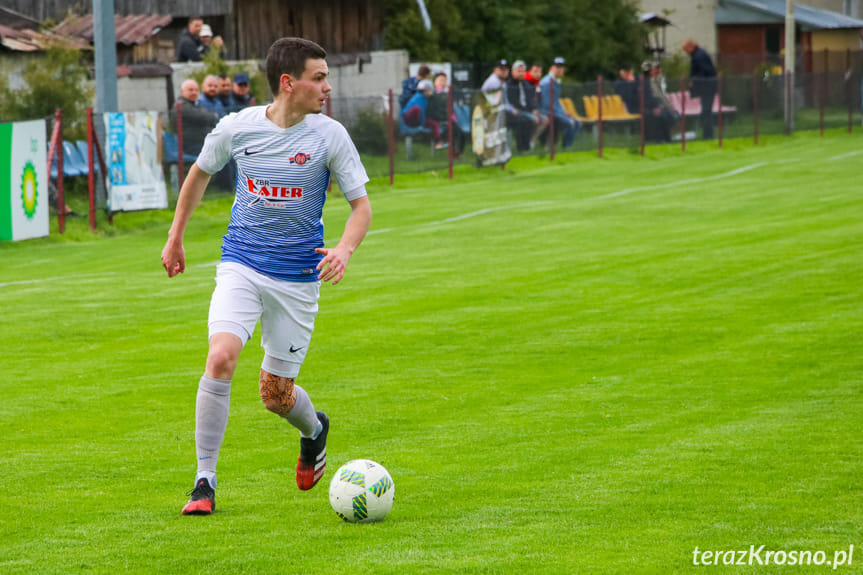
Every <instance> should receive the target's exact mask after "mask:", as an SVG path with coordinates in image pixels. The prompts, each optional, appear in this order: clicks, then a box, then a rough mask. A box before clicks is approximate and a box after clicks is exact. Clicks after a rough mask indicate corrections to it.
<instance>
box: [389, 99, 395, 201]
mask: <svg viewBox="0 0 863 575" xmlns="http://www.w3.org/2000/svg"><path fill="white" fill-rule="evenodd" d="M387 97H388V98H389V114H387V141H388V143H389V146H388V148H389V149H388V151H389V156H390V185H391V186H392V185H394V184H395V174H396V166H395V159H396V138H395V130H394V127H393V90H392V88H390V90H389V93H388V95H387Z"/></svg>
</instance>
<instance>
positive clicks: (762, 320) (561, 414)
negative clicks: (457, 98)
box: [0, 136, 863, 573]
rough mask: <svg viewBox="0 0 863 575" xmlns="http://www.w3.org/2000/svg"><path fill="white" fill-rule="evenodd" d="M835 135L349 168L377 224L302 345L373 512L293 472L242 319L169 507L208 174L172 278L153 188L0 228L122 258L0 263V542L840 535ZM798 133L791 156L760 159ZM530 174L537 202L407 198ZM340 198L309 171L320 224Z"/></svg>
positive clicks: (131, 565) (148, 563)
mask: <svg viewBox="0 0 863 575" xmlns="http://www.w3.org/2000/svg"><path fill="white" fill-rule="evenodd" d="M857 140H858V138H847V137H843V136H835V137H831V138H828V139H825V141H824V142H823V144H822V142H821V141H820V140H817V139H808V140H807V139H805V138H800V139H798V138H795V139H794V140H791V141H787V142H785V143H782V144H775V145H769V146H766V147H765V148H763V149H748V150H747V149H739V150H736V149H730V150H727V151H726V152H722V153H718V152H716V153H714V152H700V153H696V154H693V155H692V156H691V157H686V158H683V157H676V156H674V155H671V154H669V155H667V156H665V157H655V158H653V159H647V160H641V159H640V158H636V157H631V156H629V155H627V154H626V153H610V154H609V158H608V159H607V160H606V161H601V162H600V161H596V160H594V159H592V158H582V157H576V158H574V159H573V158H567V157H566V156H564V157H563V159H562V160H561V161H562V162H571V163H569V164H568V165H564V166H560V167H554V168H549V169H535V168H534V167H532V166H530V165H528V167H527V168H521V167H519V165H518V164H517V163H514V164H515V165H514V166H512V167H511V168H508V171H510V172H515V174H509V173H504V174H500V173H498V172H499V171H494V172H493V173H492V172H489V173H488V174H487V176H488V178H489V179H488V181H485V182H480V181H477V182H468V183H466V184H459V183H456V184H448V183H444V184H443V185H434V186H424V187H421V188H420V187H417V188H416V189H414V190H411V191H410V192H407V193H405V192H401V191H397V192H389V191H388V190H385V189H378V188H372V202H373V206H374V208H375V227H376V228H377V227H380V228H381V229H385V228H392V231H391V232H387V233H381V234H376V235H372V236H370V237H369V238H368V239H367V240H366V242H365V243H364V245H363V247H362V248H361V249H360V250H359V251H358V252H357V254H356V256H355V257H354V259H353V260H352V261H351V264H350V267H349V271H348V276H347V278H346V280H345V282H344V284H343V285H341V286H339V287H337V288H331V287H325V288H324V289H323V290H322V294H323V295H322V306H321V313H320V315H319V318H318V322H317V332H316V334H315V337H314V342H313V347H312V349H311V350H310V353H309V356H308V359H307V363H306V365H305V366H304V368H303V373H302V375H301V377H300V381H301V384H302V385H304V387H306V388H307V389H309V390H310V393H311V394H312V397H313V399H314V400H315V402H316V404H317V405H318V407H321V408H324V409H327V411H328V412H329V413H330V415H331V417H332V418H333V421H334V427H333V431H334V433H333V434H332V437H331V443H330V446H329V449H328V451H329V453H330V458H331V465H332V466H333V470H334V469H335V467H337V466H338V464H340V463H341V462H343V461H346V460H347V459H349V458H353V457H370V458H372V459H377V460H379V461H381V462H382V463H383V464H384V465H386V466H387V468H388V469H389V470H390V472H391V473H392V475H393V477H394V480H395V483H396V490H397V499H396V505H395V508H394V511H393V514H392V516H391V517H390V518H389V519H388V520H387V522H385V523H383V524H381V525H375V526H369V528H365V527H362V526H360V527H359V528H357V527H358V526H349V525H342V524H341V523H339V521H338V520H337V518H335V516H334V514H332V513H331V512H330V510H329V507H328V504H327V502H326V492H325V489H321V488H317V489H316V490H315V491H313V492H311V493H308V494H301V493H299V492H298V491H297V490H296V488H295V487H293V475H292V473H293V471H292V466H293V463H294V462H295V461H296V436H295V433H293V432H291V431H290V430H288V429H287V428H286V426H285V425H284V423H283V422H281V421H279V420H278V419H277V418H275V417H272V416H270V415H269V414H267V413H266V411H265V410H264V408H263V406H262V405H261V403H260V400H259V399H258V398H257V384H256V381H257V372H258V369H259V365H260V359H261V356H262V350H261V349H260V348H259V346H258V339H259V334H256V336H255V337H254V338H253V340H252V342H251V345H249V346H247V349H246V350H245V351H244V352H243V356H242V357H241V361H240V366H239V369H238V372H237V375H236V377H235V384H234V387H233V390H232V415H231V422H230V424H229V427H228V434H227V437H226V443H225V446H224V450H223V455H222V458H221V461H220V487H219V496H218V498H219V501H218V504H217V507H218V508H219V509H220V512H219V513H217V514H216V515H215V516H213V517H210V518H205V520H204V521H195V522H189V521H188V519H189V518H181V517H179V515H178V509H179V506H180V505H181V504H182V502H183V497H182V490H184V489H188V487H189V485H188V484H189V483H190V480H191V473H192V472H193V465H194V450H193V442H194V437H193V435H194V434H193V431H194V429H193V420H194V394H195V387H196V385H197V379H198V377H199V375H200V373H201V371H202V369H203V358H204V354H205V353H206V341H205V338H206V326H205V323H206V309H207V303H208V298H209V294H210V292H211V290H212V285H213V284H212V276H213V273H214V269H213V268H194V267H193V266H194V265H195V264H196V263H199V262H206V261H213V260H214V259H215V258H217V257H218V244H219V236H220V235H221V233H223V231H222V230H223V229H224V223H225V221H226V220H225V217H226V216H225V208H226V207H229V200H220V201H216V202H209V203H205V204H204V205H203V206H202V209H201V211H200V213H199V214H197V216H196V217H197V218H198V223H196V224H194V226H193V229H190V232H189V234H188V236H187V255H188V256H189V264H190V267H189V269H188V270H187V272H186V274H185V275H184V276H183V277H181V278H178V279H175V280H167V278H164V277H163V275H162V274H163V272H161V271H160V270H159V268H158V253H159V251H160V250H161V247H162V244H163V242H164V233H165V231H166V230H167V225H168V218H165V219H164V221H163V223H162V225H161V227H158V226H157V227H154V228H153V229H152V230H150V232H149V233H143V234H137V233H135V234H130V235H121V236H119V237H116V238H110V239H101V240H98V241H95V242H89V243H86V244H84V245H79V244H72V245H63V244H47V245H43V246H41V247H42V248H45V249H44V251H45V252H50V254H51V255H49V256H46V255H45V253H40V254H39V259H40V260H48V261H42V263H34V264H33V265H32V266H30V267H28V266H27V265H25V264H26V262H28V261H32V260H30V259H29V256H28V254H27V253H26V251H25V250H23V249H22V248H21V247H20V246H15V247H12V248H8V247H7V246H0V250H2V251H3V254H2V255H3V258H4V263H5V262H6V261H11V262H14V264H15V266H16V267H15V269H17V270H18V271H16V272H14V273H13V272H11V271H9V269H11V268H8V269H7V268H6V267H5V266H4V267H3V271H2V272H0V278H2V280H0V281H14V280H19V279H22V276H23V279H28V277H30V278H39V277H52V276H56V275H57V270H56V268H57V267H58V265H59V264H60V263H61V262H62V263H63V265H64V269H66V268H68V270H69V273H70V274H79V275H81V274H89V273H100V272H104V273H106V274H107V273H114V272H118V273H119V275H120V277H106V278H104V281H103V280H99V281H91V279H85V278H81V279H80V284H79V283H77V281H76V280H71V281H70V282H69V283H68V284H67V285H63V286H62V289H57V288H59V287H60V286H54V285H53V284H54V283H55V282H46V283H45V284H41V285H42V286H46V287H47V286H48V284H49V283H50V284H51V287H52V288H53V292H52V291H51V290H47V289H46V290H45V291H41V290H42V288H41V287H40V288H39V290H37V291H32V290H34V289H35V286H36V285H39V284H30V285H15V286H4V287H0V298H2V301H3V304H4V308H9V309H13V310H14V313H13V314H12V315H11V316H10V318H9V320H8V321H4V323H3V324H2V325H3V328H2V329H3V336H4V342H5V343H4V354H3V355H4V359H3V364H4V365H3V367H4V369H3V374H2V375H0V397H2V402H0V454H2V455H0V460H2V463H3V464H4V465H3V468H4V469H8V470H10V471H7V472H6V473H4V474H0V509H2V510H3V513H2V514H0V540H2V541H3V542H4V545H3V546H0V567H2V570H3V571H4V572H6V571H8V572H11V573H19V572H20V573H29V572H34V571H38V572H46V573H51V572H58V573H59V572H64V573H65V572H72V571H75V572H77V571H87V570H89V571H96V572H106V573H107V572H116V571H118V570H123V571H128V572H138V573H149V572H154V571H155V572H171V573H185V572H192V573H194V572H201V571H203V570H209V571H221V572H237V573H243V572H248V573H263V572H272V573H276V572H285V571H290V572H307V571H311V570H322V571H324V572H328V571H329V572H341V571H345V570H348V569H352V568H354V567H355V566H356V565H358V564H361V565H364V566H365V567H367V568H369V569H371V570H372V571H374V572H381V573H405V572H411V573H414V572H416V573H421V572H428V573H439V572H472V573H480V572H488V573H497V572H524V573H532V572H540V571H541V572H555V573H578V572H583V573H598V572H602V573H632V572H655V573H668V572H683V571H686V570H687V569H688V568H689V565H690V564H691V558H692V555H691V551H692V549H693V548H694V547H695V545H698V546H699V547H700V548H702V549H704V548H728V549H737V548H743V547H748V545H749V544H750V543H758V544H762V543H763V544H766V545H768V546H769V547H770V548H773V549H792V548H794V549H796V548H812V549H825V550H828V551H830V550H832V549H834V548H835V549H839V548H843V547H844V548H847V545H848V542H850V541H856V540H859V538H860V535H861V531H860V527H859V526H860V525H861V524H863V523H861V521H860V520H861V519H863V517H861V512H860V506H859V501H860V495H861V490H860V486H859V482H857V481H856V478H857V477H859V475H860V471H861V469H860V463H859V457H855V454H859V452H860V447H861V445H860V443H861V440H860V438H859V433H858V430H857V428H858V427H859V425H858V423H857V422H858V420H859V417H858V416H859V412H860V408H861V403H863V402H861V396H860V394H859V390H860V383H861V382H860V376H859V374H860V372H861V370H860V368H861V367H863V366H861V360H860V359H859V350H858V346H857V344H856V341H857V340H856V338H855V337H854V335H855V334H856V333H859V328H860V324H861V320H863V313H861V311H860V310H861V306H860V303H861V302H860V288H859V285H860V280H861V279H863V278H861V277H860V276H861V271H860V268H859V265H858V262H859V257H860V251H861V245H860V240H859V238H860V237H861V234H860V232H861V229H860V228H861V224H859V223H858V222H859V221H860V220H861V218H860V216H861V215H863V214H861V211H863V210H861V204H860V201H859V199H858V198H857V190H859V186H858V185H857V184H856V179H857V174H856V172H857V170H856V164H855V163H854V159H853V157H850V158H849V159H847V160H841V161H836V162H831V165H830V166H829V167H825V165H824V161H823V160H824V158H826V157H831V156H837V155H841V154H847V153H849V152H850V151H853V148H854V147H855V146H856V145H857ZM814 144H819V147H817V148H816V147H815V146H814ZM661 152H662V151H661V150H658V151H657V152H656V153H657V156H661ZM793 156H800V157H803V158H805V160H804V161H802V162H797V163H790V162H786V163H781V164H780V163H778V162H780V161H783V160H785V159H788V158H791V157H793ZM810 159H811V160H812V161H811V162H809V160H810ZM758 162H770V164H769V165H768V166H765V167H764V168H759V169H757V170H751V171H749V172H746V173H744V174H739V175H735V176H733V177H729V178H723V179H719V180H713V181H705V182H703V183H699V184H698V185H693V186H673V187H668V188H666V189H655V190H645V191H644V192H637V193H632V194H628V195H626V196H621V197H617V198H609V199H606V200H601V201H597V200H595V198H596V197H597V196H599V195H602V194H604V193H610V192H613V191H619V190H623V189H626V188H627V187H632V186H633V185H634V184H635V183H637V185H645V186H650V185H662V184H667V183H669V182H674V181H678V180H679V179H687V178H690V179H691V178H694V177H695V178H710V177H713V176H715V175H716V174H721V173H726V172H728V171H731V170H734V169H737V168H739V167H740V166H745V165H751V164H753V163H758ZM416 180H417V181H424V180H423V178H422V177H417V178H416ZM828 188H829V189H828ZM592 198H593V199H592ZM821 198H831V199H830V201H820V199H821ZM532 202H550V203H548V204H537V205H532V206H525V207H523V208H520V209H517V210H510V209H497V210H495V211H491V212H483V213H478V214H477V215H475V216H472V217H469V218H465V219H460V220H456V221H451V222H447V223H443V224H438V225H427V224H428V223H429V222H435V221H442V220H446V219H450V218H456V217H459V216H463V215H465V214H472V213H475V212H480V211H482V210H487V209H489V208H493V207H498V206H502V205H517V204H525V203H532ZM347 212H348V210H347V208H346V207H345V205H344V202H343V201H340V200H339V198H338V197H335V198H331V200H330V202H328V207H327V210H326V214H325V218H326V220H327V225H328V233H327V235H328V237H329V236H334V235H335V234H337V232H338V230H339V229H341V227H342V225H343V221H344V217H345V216H346V214H347ZM136 217H138V216H137V215H135V214H130V215H121V216H118V217H117V219H118V220H119V222H118V225H119V226H122V225H124V224H123V220H124V219H128V220H129V221H134V219H135V218H136ZM150 217H153V216H150ZM195 221H196V220H194V219H193V223H194V222H195ZM36 245H39V243H38V242H36ZM48 248H50V249H48ZM67 252H68V253H70V254H72V255H70V256H69V257H68V258H66V257H65V254H66V253H67ZM22 270H26V273H22ZM7 276H12V277H14V280H11V279H10V277H7ZM52 317H55V318H56V319H55V321H53V322H51V318H52ZM31 318H32V320H31ZM104 318H113V319H112V320H111V321H100V320H102V319H104ZM46 322H47V325H46ZM58 342H63V344H65V345H61V344H60V343H58ZM6 350H9V351H10V352H11V353H8V354H7V353H6ZM330 473H332V471H331V472H330ZM329 476H330V475H329V474H328V476H327V477H328V478H329ZM55 478H59V479H55ZM34 501H35V502H38V503H37V504H34V503H33V502H34ZM130 501H132V502H134V504H132V505H129V502H130ZM201 541H206V542H207V544H206V552H205V553H204V552H197V551H194V550H198V549H200V548H201V547H200V542H201ZM262 541H266V542H267V544H266V545H263V544H262ZM190 549H191V550H193V551H191V554H192V555H191V556H190ZM711 569H712V570H715V571H717V572H729V571H727V569H726V570H725V571H723V568H722V567H721V566H720V567H718V568H717V567H714V568H711ZM817 570H823V567H820V568H818V569H817ZM800 571H801V572H809V570H807V569H805V568H802V569H800ZM811 572H815V568H814V567H813V570H812V571H811Z"/></svg>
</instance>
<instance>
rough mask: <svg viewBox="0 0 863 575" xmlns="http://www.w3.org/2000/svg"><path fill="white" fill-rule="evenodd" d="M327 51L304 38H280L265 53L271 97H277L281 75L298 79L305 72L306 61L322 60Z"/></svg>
mask: <svg viewBox="0 0 863 575" xmlns="http://www.w3.org/2000/svg"><path fill="white" fill-rule="evenodd" d="M326 57H327V51H326V50H324V49H323V48H321V47H320V46H319V45H318V44H316V43H314V42H312V41H311V40H306V39H305V38H280V39H278V40H276V41H275V42H273V45H272V46H270V49H269V50H268V51H267V64H266V68H267V83H269V84H270V90H272V92H273V97H275V96H278V95H279V83H280V79H281V77H282V74H289V75H291V76H293V77H295V78H299V77H300V76H302V75H303V72H304V71H305V70H306V60H318V59H320V60H323V59H324V58H326Z"/></svg>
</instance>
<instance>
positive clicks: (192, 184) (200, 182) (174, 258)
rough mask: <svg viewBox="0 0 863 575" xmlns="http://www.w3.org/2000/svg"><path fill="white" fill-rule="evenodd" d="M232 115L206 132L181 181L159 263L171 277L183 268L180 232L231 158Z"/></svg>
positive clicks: (184, 253)
mask: <svg viewBox="0 0 863 575" xmlns="http://www.w3.org/2000/svg"><path fill="white" fill-rule="evenodd" d="M234 116H235V114H231V115H229V116H225V117H224V118H222V119H221V120H219V123H218V124H217V125H216V127H215V128H213V131H212V132H210V133H209V134H207V138H206V139H205V140H204V146H203V148H202V149H201V153H200V154H199V155H198V160H197V161H196V162H195V163H194V164H193V165H192V169H191V170H189V175H188V177H187V178H186V180H185V181H184V182H183V188H182V189H181V190H180V197H179V198H178V199H177V210H176V211H175V212H174V223H172V224H171V229H170V230H169V231H168V242H167V243H166V244H165V249H163V250H162V266H163V267H164V268H165V271H167V272H168V277H169V278H172V277H174V276H175V275H177V274H181V273H183V272H184V271H186V252H185V250H183V235H184V234H185V233H186V225H188V223H189V218H191V217H192V212H194V211H195V208H197V207H198V204H199V203H200V202H201V198H202V197H203V196H204V191H205V190H206V189H207V184H208V183H209V182H210V175H211V174H215V173H216V172H218V171H219V170H221V169H222V168H223V167H225V164H227V163H228V160H230V159H231V129H232V124H233V120H234Z"/></svg>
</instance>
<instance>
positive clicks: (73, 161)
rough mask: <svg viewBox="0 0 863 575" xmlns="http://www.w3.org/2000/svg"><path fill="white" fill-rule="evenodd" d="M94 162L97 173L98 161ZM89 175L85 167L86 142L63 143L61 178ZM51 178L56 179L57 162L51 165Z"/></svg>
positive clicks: (87, 168)
mask: <svg viewBox="0 0 863 575" xmlns="http://www.w3.org/2000/svg"><path fill="white" fill-rule="evenodd" d="M93 159H94V161H95V168H96V173H97V174H98V173H100V172H99V160H98V159H96V158H93ZM88 173H90V169H89V167H88V165H87V142H86V141H84V140H78V141H77V142H63V176H64V177H74V176H86V175H87V174H88ZM51 177H52V178H56V177H57V162H52V163H51Z"/></svg>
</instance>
